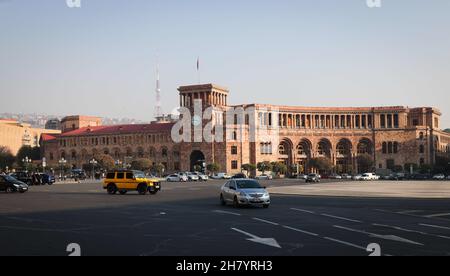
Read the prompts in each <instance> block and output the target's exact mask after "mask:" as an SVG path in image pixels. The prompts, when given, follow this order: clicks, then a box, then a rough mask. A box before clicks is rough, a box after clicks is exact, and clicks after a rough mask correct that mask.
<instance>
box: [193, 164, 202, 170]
mask: <svg viewBox="0 0 450 276" xmlns="http://www.w3.org/2000/svg"><path fill="white" fill-rule="evenodd" d="M194 171H196V172H201V171H202V166H200V165H195V166H194Z"/></svg>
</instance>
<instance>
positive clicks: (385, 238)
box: [333, 225, 423, 246]
mask: <svg viewBox="0 0 450 276" xmlns="http://www.w3.org/2000/svg"><path fill="white" fill-rule="evenodd" d="M333 227H335V228H338V229H342V230H346V231H350V232H355V233H360V234H365V235H369V236H370V237H373V238H378V239H384V240H391V241H397V242H403V243H409V244H414V245H420V246H423V244H421V243H419V242H415V241H412V240H408V239H405V238H402V237H398V236H395V235H378V234H374V233H370V232H367V231H362V230H357V229H352V228H348V227H343V226H339V225H333Z"/></svg>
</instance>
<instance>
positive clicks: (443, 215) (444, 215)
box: [425, 213, 450, 218]
mask: <svg viewBox="0 0 450 276" xmlns="http://www.w3.org/2000/svg"><path fill="white" fill-rule="evenodd" d="M447 216H450V213H444V214H434V215H429V216H425V217H426V218H438V217H447Z"/></svg>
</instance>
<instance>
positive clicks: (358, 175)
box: [352, 174, 362, 181]
mask: <svg viewBox="0 0 450 276" xmlns="http://www.w3.org/2000/svg"><path fill="white" fill-rule="evenodd" d="M361 178H362V174H357V175H354V176H353V177H352V179H353V180H356V181H359V180H361Z"/></svg>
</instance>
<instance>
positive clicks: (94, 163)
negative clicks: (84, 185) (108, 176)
mask: <svg viewBox="0 0 450 276" xmlns="http://www.w3.org/2000/svg"><path fill="white" fill-rule="evenodd" d="M89 163H90V164H91V165H92V179H94V178H95V177H94V174H95V165H97V164H98V162H97V160H95V158H93V159H92V160H91V161H89Z"/></svg>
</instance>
